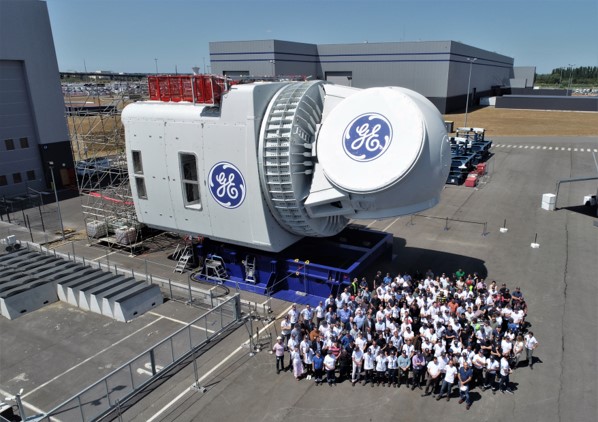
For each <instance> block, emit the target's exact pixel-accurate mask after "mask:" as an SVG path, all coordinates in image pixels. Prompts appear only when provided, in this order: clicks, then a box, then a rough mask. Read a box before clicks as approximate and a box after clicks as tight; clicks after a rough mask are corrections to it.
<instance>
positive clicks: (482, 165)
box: [476, 163, 486, 176]
mask: <svg viewBox="0 0 598 422" xmlns="http://www.w3.org/2000/svg"><path fill="white" fill-rule="evenodd" d="M476 172H477V173H478V174H479V175H480V176H483V175H485V174H486V163H479V164H478V165H477V166H476Z"/></svg>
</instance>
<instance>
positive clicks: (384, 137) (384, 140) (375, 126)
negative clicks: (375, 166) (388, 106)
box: [343, 113, 392, 162]
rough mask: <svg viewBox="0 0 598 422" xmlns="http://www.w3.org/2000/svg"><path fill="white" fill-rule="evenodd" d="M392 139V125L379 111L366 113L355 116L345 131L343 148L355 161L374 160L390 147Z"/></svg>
mask: <svg viewBox="0 0 598 422" xmlns="http://www.w3.org/2000/svg"><path fill="white" fill-rule="evenodd" d="M391 141H392V126H391V125H390V122H389V121H388V119H387V118H386V117H384V116H383V115H381V114H378V113H366V114H362V115H361V116H358V117H356V118H354V119H353V120H352V121H351V123H349V125H348V126H347V127H346V128H345V132H344V133H343V149H344V150H345V153H346V154H347V155H348V156H349V158H351V159H353V160H355V161H361V162H366V161H372V160H375V159H376V158H378V157H380V156H381V155H382V154H384V153H385V152H386V150H387V149H388V147H389V145H390V142H391Z"/></svg>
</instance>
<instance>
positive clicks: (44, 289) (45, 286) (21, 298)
mask: <svg viewBox="0 0 598 422" xmlns="http://www.w3.org/2000/svg"><path fill="white" fill-rule="evenodd" d="M4 293H5V294H3V295H2V296H1V297H0V312H1V313H2V316H4V317H5V318H8V319H15V318H17V317H19V316H21V315H25V314H27V313H29V312H33V311H35V310H37V309H40V308H42V307H44V306H46V305H48V304H50V303H53V302H56V301H58V296H57V295H56V289H55V288H54V284H53V283H51V282H50V283H48V282H43V281H39V280H33V281H31V282H29V283H26V284H23V285H21V286H18V287H15V288H13V289H11V290H8V291H6V292H4Z"/></svg>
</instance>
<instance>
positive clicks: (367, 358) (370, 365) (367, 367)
mask: <svg viewBox="0 0 598 422" xmlns="http://www.w3.org/2000/svg"><path fill="white" fill-rule="evenodd" d="M375 363H376V356H374V353H373V352H372V349H371V348H370V347H368V349H367V352H365V353H364V355H363V369H364V371H365V380H364V382H363V385H366V384H367V383H368V382H371V383H372V385H374V378H373V376H374V374H373V372H374V365H375Z"/></svg>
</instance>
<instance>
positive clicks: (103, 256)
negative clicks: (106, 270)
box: [87, 251, 118, 261]
mask: <svg viewBox="0 0 598 422" xmlns="http://www.w3.org/2000/svg"><path fill="white" fill-rule="evenodd" d="M115 253H118V251H113V252H110V253H107V254H104V255H102V256H98V257H97V258H94V259H88V260H87V261H97V260H98V259H102V258H106V257H107V256H110V255H114V254H115Z"/></svg>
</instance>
